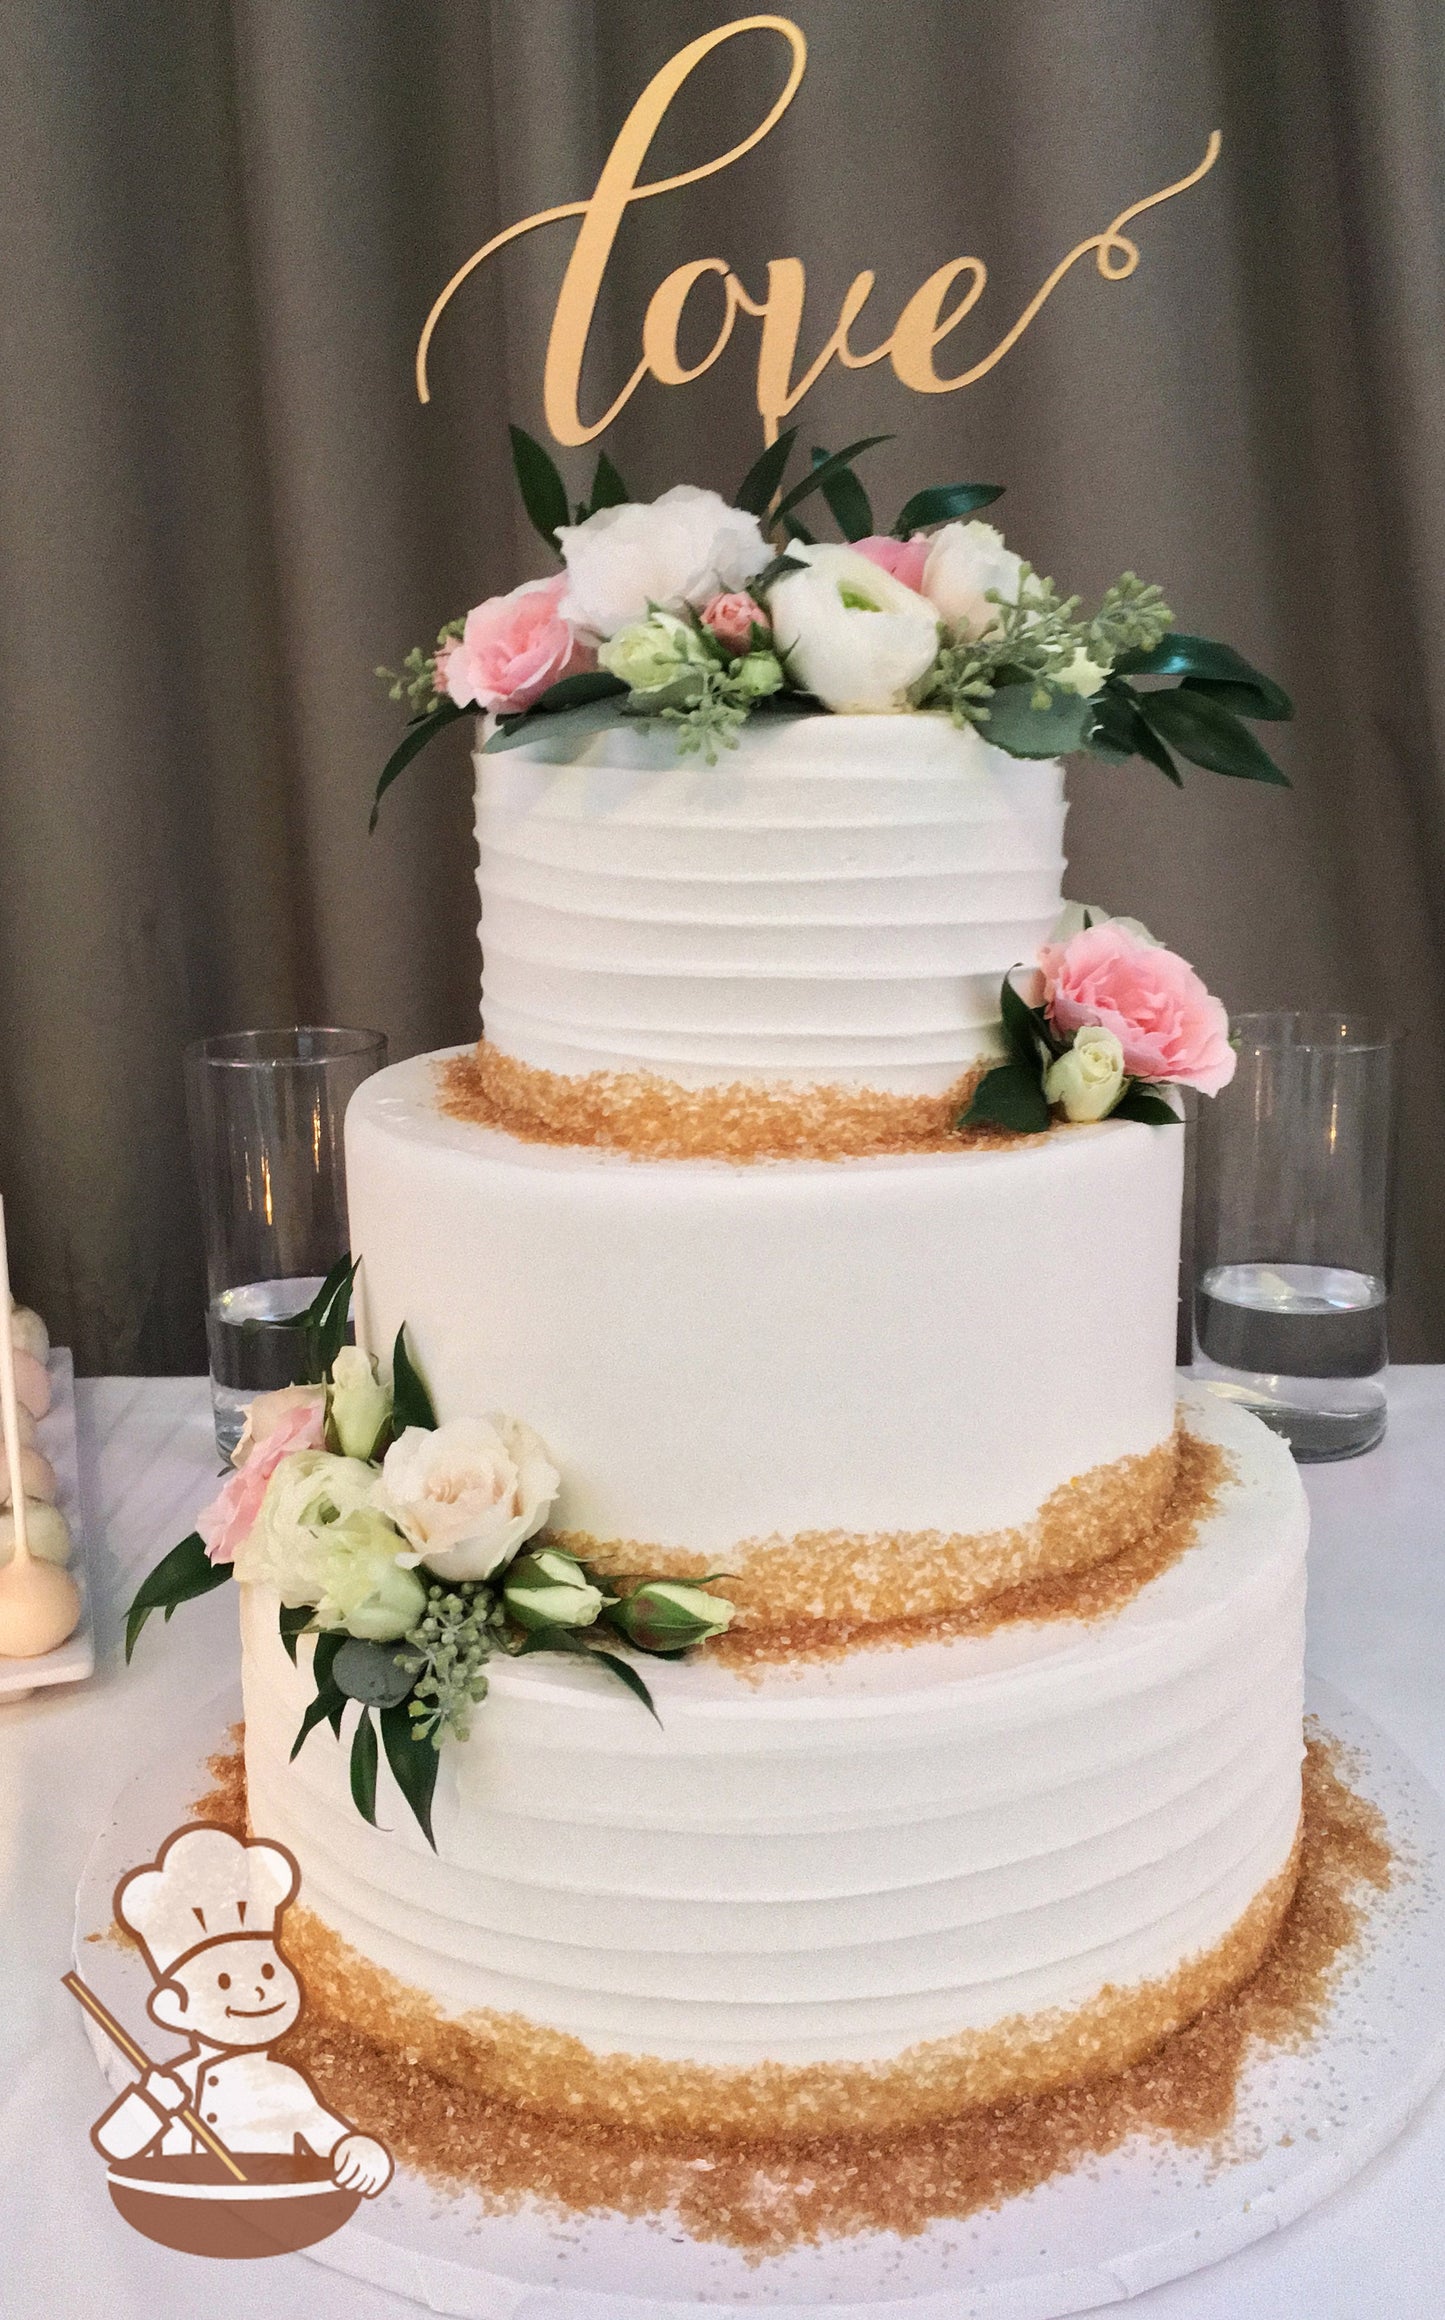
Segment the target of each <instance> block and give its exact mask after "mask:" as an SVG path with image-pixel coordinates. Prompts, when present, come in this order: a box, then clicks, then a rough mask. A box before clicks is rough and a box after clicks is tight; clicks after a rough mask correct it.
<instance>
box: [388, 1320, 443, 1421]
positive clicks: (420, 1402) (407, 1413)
mask: <svg viewBox="0 0 1445 2320" xmlns="http://www.w3.org/2000/svg"><path fill="white" fill-rule="evenodd" d="M436 1422H437V1414H436V1410H435V1409H434V1407H433V1405H432V1398H431V1395H430V1394H429V1393H428V1392H427V1389H426V1384H425V1382H424V1380H423V1378H422V1376H421V1373H420V1371H419V1370H418V1369H417V1367H416V1365H415V1363H414V1362H413V1360H412V1358H411V1355H410V1354H409V1353H408V1352H407V1350H406V1323H405V1322H403V1323H402V1325H401V1327H400V1329H398V1331H397V1333H396V1343H395V1345H394V1346H393V1347H392V1351H391V1430H392V1432H393V1434H400V1433H403V1432H404V1431H405V1429H406V1428H407V1427H408V1426H424V1427H425V1428H426V1429H427V1431H428V1433H430V1432H432V1431H433V1430H434V1428H435V1426H436Z"/></svg>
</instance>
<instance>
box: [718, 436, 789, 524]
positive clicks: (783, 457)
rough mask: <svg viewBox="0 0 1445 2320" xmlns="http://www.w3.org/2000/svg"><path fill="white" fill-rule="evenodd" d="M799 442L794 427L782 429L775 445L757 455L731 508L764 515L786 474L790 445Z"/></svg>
mask: <svg viewBox="0 0 1445 2320" xmlns="http://www.w3.org/2000/svg"><path fill="white" fill-rule="evenodd" d="M797 439H798V430H797V428H796V427H786V428H784V430H783V432H782V434H781V435H780V436H779V437H778V440H777V442H776V443H770V444H769V445H768V447H767V449H766V451H763V452H760V453H759V455H758V457H757V458H756V459H755V460H754V461H753V464H752V466H751V467H750V468H749V469H748V472H747V474H746V475H745V476H744V477H743V480H742V482H741V483H740V484H739V485H738V488H737V490H736V491H735V492H734V493H733V506H734V507H740V508H746V509H747V512H748V514H749V515H750V516H758V517H762V516H765V515H766V514H767V512H768V504H769V502H770V501H771V499H772V496H773V494H774V492H775V491H777V490H778V489H779V488H780V486H781V484H782V480H783V477H784V476H785V474H786V473H787V469H788V461H789V459H790V458H791V457H792V451H793V445H794V443H795V442H796V441H797Z"/></svg>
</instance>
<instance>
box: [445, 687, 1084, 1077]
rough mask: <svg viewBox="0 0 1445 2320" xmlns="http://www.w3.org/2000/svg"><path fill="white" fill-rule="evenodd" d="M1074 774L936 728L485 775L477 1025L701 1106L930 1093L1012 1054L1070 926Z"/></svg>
mask: <svg viewBox="0 0 1445 2320" xmlns="http://www.w3.org/2000/svg"><path fill="white" fill-rule="evenodd" d="M1064 812H1065V807H1064V795H1063V775H1062V770H1061V768H1060V767H1059V766H1058V764H1057V763H1055V762H1053V761H1049V762H1025V761H1022V760H1020V759H1018V758H1014V757H1008V756H1006V755H1005V754H1004V753H1003V751H1001V750H998V749H993V748H990V747H989V745H988V744H987V743H986V742H985V741H984V740H983V739H982V738H981V737H980V735H979V734H978V733H977V732H976V731H974V730H973V729H971V728H965V729H963V730H960V729H958V728H956V727H955V726H954V725H953V724H952V723H951V722H950V721H949V720H948V719H947V718H946V717H943V716H888V717H822V716H817V717H783V716H766V717H757V718H755V719H753V720H752V721H751V722H750V723H749V724H748V725H747V727H746V728H745V729H744V731H743V733H742V735H741V737H740V739H739V742H738V746H737V747H736V748H735V749H724V750H722V751H721V752H720V753H719V757H718V761H717V763H716V764H714V765H707V764H706V763H704V762H703V760H702V759H701V758H699V757H695V756H694V757H679V755H678V754H677V749H676V745H675V740H674V737H673V735H672V734H671V733H670V732H669V731H667V730H666V729H665V728H659V727H658V726H656V725H649V726H645V727H639V728H638V730H637V731H635V732H632V731H626V730H623V731H619V730H618V729H617V728H615V727H614V728H611V729H609V730H606V731H604V732H602V733H599V734H597V735H596V736H595V737H594V738H593V739H592V740H591V741H590V742H589V743H588V744H587V745H586V747H585V748H584V749H583V751H582V752H581V754H580V755H574V754H572V753H571V752H570V751H566V750H564V748H563V747H562V746H561V745H560V744H553V745H549V744H548V743H547V742H546V741H538V742H533V743H531V744H529V745H528V746H527V747H525V748H519V749H515V750H511V751H505V752H500V753H496V754H493V755H490V756H486V757H479V759H478V782H477V837H478V843H479V846H480V853H481V861H480V868H479V871H478V884H479V886H480V889H481V897H482V928H481V933H482V942H483V947H484V953H485V977H484V993H483V1019H484V1028H485V1031H486V1035H487V1038H488V1041H489V1042H490V1043H491V1045H492V1046H493V1047H494V1048H497V1049H499V1050H500V1051H501V1052H502V1053H503V1054H504V1055H507V1056H511V1057H513V1058H515V1059H516V1060H517V1061H519V1062H521V1063H523V1064H527V1065H531V1066H533V1067H536V1068H540V1069H542V1070H545V1071H551V1072H559V1073H564V1074H571V1075H576V1074H582V1073H589V1072H598V1071H607V1072H638V1071H647V1072H653V1073H657V1074H659V1075H661V1076H662V1077H664V1078H666V1079H669V1080H672V1081H674V1082H677V1083H680V1084H681V1085H684V1086H687V1087H694V1088H696V1087H708V1086H713V1085H724V1084H728V1083H733V1082H738V1081H745V1082H746V1081H752V1082H755V1083H758V1084H760V1085H768V1084H775V1083H777V1082H779V1081H791V1082H797V1083H820V1082H821V1083H830V1084H836V1085H843V1086H854V1087H864V1088H874V1089H878V1090H880V1091H882V1092H885V1093H895V1094H900V1095H921V1094H935V1093H939V1092H941V1091H942V1090H944V1089H946V1088H948V1087H950V1086H951V1085H952V1084H953V1083H954V1082H955V1081H956V1080H958V1079H959V1078H960V1077H961V1076H962V1075H963V1074H964V1073H965V1072H967V1071H968V1069H969V1068H970V1066H971V1065H973V1064H975V1063H976V1062H977V1061H979V1059H980V1058H982V1057H984V1056H987V1055H989V1054H992V1053H994V1052H996V1050H997V1040H996V1036H995V1033H996V1027H997V1017H998V992H999V984H1000V981H1001V980H1002V978H1003V976H1004V975H1005V974H1006V973H1007V971H1008V969H1009V968H1010V967H1011V966H1013V965H1014V964H1015V963H1016V962H1018V961H1020V960H1027V959H1032V957H1033V956H1034V953H1035V952H1036V950H1037V949H1038V946H1039V944H1040V942H1041V941H1042V940H1043V939H1044V937H1045V936H1046V935H1047V933H1048V931H1049V929H1050V927H1051V925H1052V924H1053V921H1054V919H1055V917H1056V916H1057V913H1058V909H1059V900H1060V880H1061V877H1062V873H1063V867H1064V864H1063V858H1062V852H1061V847H1062V839H1063V824H1064Z"/></svg>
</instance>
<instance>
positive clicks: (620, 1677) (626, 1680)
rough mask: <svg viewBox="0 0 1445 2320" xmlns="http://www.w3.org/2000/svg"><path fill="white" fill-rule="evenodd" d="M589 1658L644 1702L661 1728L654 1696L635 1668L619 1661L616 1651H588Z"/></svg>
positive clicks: (623, 1661) (660, 1654)
mask: <svg viewBox="0 0 1445 2320" xmlns="http://www.w3.org/2000/svg"><path fill="white" fill-rule="evenodd" d="M655 1656H656V1657H657V1658H659V1659H662V1658H666V1657H668V1656H669V1655H668V1654H666V1653H663V1652H658V1653H657V1654H656V1655H655ZM681 1656H682V1655H681V1653H679V1654H678V1657H679V1658H681ZM587 1657H588V1658H589V1659H594V1660H597V1661H598V1662H599V1663H600V1665H601V1666H603V1667H605V1668H606V1669H607V1670H608V1672H609V1673H610V1674H611V1675H614V1676H615V1677H616V1678H617V1681H618V1683H620V1684H624V1685H625V1686H626V1688H627V1690H628V1691H629V1692H631V1694H632V1696H633V1698H634V1699H636V1700H640V1701H641V1702H642V1705H643V1706H644V1708H645V1709H646V1710H647V1713H648V1714H649V1716H650V1717H651V1718H652V1720H653V1722H654V1724H657V1725H659V1726H660V1725H661V1723H662V1718H661V1717H660V1716H659V1714H658V1712H657V1708H656V1705H655V1703H654V1701H653V1697H652V1694H651V1692H650V1691H649V1690H648V1688H647V1686H646V1684H645V1683H644V1682H643V1680H642V1678H641V1676H640V1675H639V1674H638V1672H637V1670H636V1668H635V1667H629V1666H628V1664H627V1662H626V1660H625V1659H619V1658H618V1656H617V1654H616V1652H615V1651H598V1650H596V1649H595V1648H593V1649H591V1650H589V1651H588V1653H587Z"/></svg>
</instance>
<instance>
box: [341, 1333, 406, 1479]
mask: <svg viewBox="0 0 1445 2320" xmlns="http://www.w3.org/2000/svg"><path fill="white" fill-rule="evenodd" d="M390 1423H391V1395H390V1394H389V1393H388V1391H387V1389H386V1387H385V1386H384V1385H382V1384H381V1382H380V1381H379V1379H378V1377H377V1374H376V1362H375V1360H374V1359H373V1357H372V1356H371V1355H370V1354H369V1353H363V1352H362V1349H361V1347H360V1346H359V1345H343V1346H342V1348H341V1351H340V1352H339V1353H338V1354H337V1356H336V1359H335V1361H334V1362H333V1363H332V1365H331V1424H332V1427H333V1430H334V1432H335V1436H336V1444H337V1448H338V1449H339V1450H341V1451H342V1453H343V1454H344V1455H345V1456H346V1457H347V1458H370V1457H371V1456H373V1454H374V1452H375V1450H376V1445H377V1443H378V1442H379V1441H380V1440H381V1437H382V1435H383V1434H384V1433H385V1432H386V1429H387V1427H388V1426H389V1425H390Z"/></svg>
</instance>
